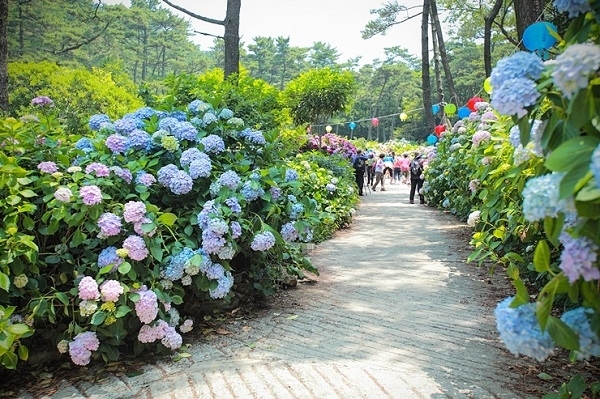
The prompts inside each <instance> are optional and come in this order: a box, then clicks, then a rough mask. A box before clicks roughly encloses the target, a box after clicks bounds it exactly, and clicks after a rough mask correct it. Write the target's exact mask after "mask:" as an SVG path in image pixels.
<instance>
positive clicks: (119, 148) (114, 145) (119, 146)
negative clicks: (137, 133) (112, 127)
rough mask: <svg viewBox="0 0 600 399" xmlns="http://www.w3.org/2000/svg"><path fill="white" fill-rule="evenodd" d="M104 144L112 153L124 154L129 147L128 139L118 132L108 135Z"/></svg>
mask: <svg viewBox="0 0 600 399" xmlns="http://www.w3.org/2000/svg"><path fill="white" fill-rule="evenodd" d="M104 144H105V145H106V147H107V148H108V149H109V150H111V151H112V152H113V154H125V153H126V152H127V150H128V149H129V139H128V138H127V137H125V136H123V135H121V134H118V133H115V134H111V135H110V136H108V137H107V138H106V140H105V141H104Z"/></svg>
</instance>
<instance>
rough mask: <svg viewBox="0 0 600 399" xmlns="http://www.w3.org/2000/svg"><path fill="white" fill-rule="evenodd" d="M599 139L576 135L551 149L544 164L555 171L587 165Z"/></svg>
mask: <svg viewBox="0 0 600 399" xmlns="http://www.w3.org/2000/svg"><path fill="white" fill-rule="evenodd" d="M598 143H600V139H598V138H597V137H592V136H582V137H576V138H573V139H570V140H567V141H565V142H564V143H562V144H561V145H560V146H559V147H558V148H557V149H556V150H554V151H552V153H551V154H550V155H548V158H546V162H545V163H544V165H545V166H546V167H547V168H548V169H550V170H552V171H555V172H568V171H570V170H572V169H574V168H575V167H576V166H578V165H580V164H586V165H589V163H590V159H591V156H592V152H593V151H594V149H595V148H596V147H597V146H598Z"/></svg>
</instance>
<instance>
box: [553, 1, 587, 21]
mask: <svg viewBox="0 0 600 399" xmlns="http://www.w3.org/2000/svg"><path fill="white" fill-rule="evenodd" d="M554 7H556V9H557V10H558V12H568V13H569V18H575V17H578V16H579V15H580V14H585V13H587V12H588V11H591V6H590V2H589V0H554Z"/></svg>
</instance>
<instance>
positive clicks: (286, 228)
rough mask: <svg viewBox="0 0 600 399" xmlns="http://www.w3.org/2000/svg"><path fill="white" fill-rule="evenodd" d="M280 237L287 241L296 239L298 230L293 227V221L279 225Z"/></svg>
mask: <svg viewBox="0 0 600 399" xmlns="http://www.w3.org/2000/svg"><path fill="white" fill-rule="evenodd" d="M280 233H281V237H283V239H284V240H285V241H287V242H293V241H296V240H297V239H298V236H299V234H298V230H296V227H294V223H292V222H288V223H286V224H284V225H283V226H281V231H280Z"/></svg>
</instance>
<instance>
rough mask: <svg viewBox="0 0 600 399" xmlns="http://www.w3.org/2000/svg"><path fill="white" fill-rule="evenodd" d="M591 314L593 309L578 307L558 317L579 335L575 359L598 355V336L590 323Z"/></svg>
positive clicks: (599, 354) (599, 343)
mask: <svg viewBox="0 0 600 399" xmlns="http://www.w3.org/2000/svg"><path fill="white" fill-rule="evenodd" d="M593 314H594V310H593V309H589V308H584V307H579V308H576V309H573V310H569V311H568V312H565V313H564V314H563V315H562V316H561V318H560V319H561V320H562V321H563V322H564V323H565V324H566V325H568V326H569V327H571V329H572V330H573V331H575V333H576V334H577V335H578V336H579V350H577V351H575V353H576V354H577V360H588V359H589V358H590V357H592V356H600V338H599V337H598V334H596V333H595V332H594V331H593V330H592V326H591V324H590V317H591V316H592V315H593Z"/></svg>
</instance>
